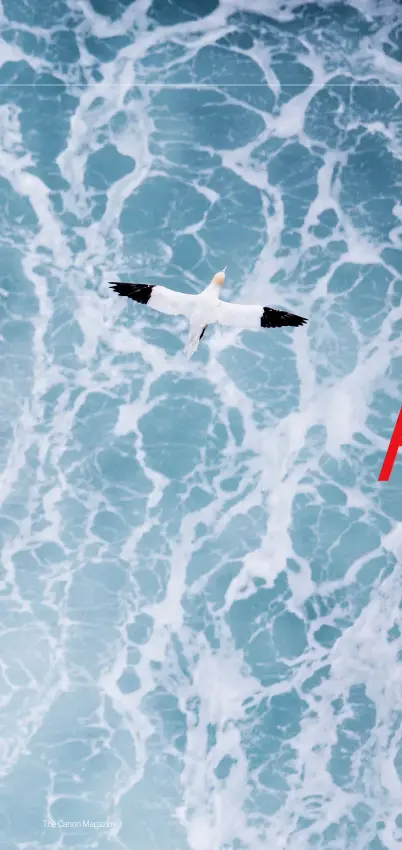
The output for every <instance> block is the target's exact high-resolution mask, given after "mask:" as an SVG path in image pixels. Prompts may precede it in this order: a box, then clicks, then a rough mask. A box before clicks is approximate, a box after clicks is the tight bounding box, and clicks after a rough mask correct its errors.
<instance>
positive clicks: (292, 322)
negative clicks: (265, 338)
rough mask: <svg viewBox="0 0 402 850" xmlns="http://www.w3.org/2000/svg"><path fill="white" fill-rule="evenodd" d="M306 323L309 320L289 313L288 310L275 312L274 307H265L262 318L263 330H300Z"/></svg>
mask: <svg viewBox="0 0 402 850" xmlns="http://www.w3.org/2000/svg"><path fill="white" fill-rule="evenodd" d="M306 323H307V319H304V318H303V316H296V315H295V313H287V312H286V310H274V309H273V308H272V307H264V310H263V313H262V316H261V327H262V328H286V327H288V328H298V327H300V325H305V324H306Z"/></svg>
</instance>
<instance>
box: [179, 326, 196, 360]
mask: <svg viewBox="0 0 402 850" xmlns="http://www.w3.org/2000/svg"><path fill="white" fill-rule="evenodd" d="M199 341H200V335H199V333H197V334H194V335H193V336H189V338H188V340H187V342H186V344H185V346H184V351H183V353H184V356H185V357H187V360H190V357H192V356H193V354H195V352H196V351H197V348H198V344H199Z"/></svg>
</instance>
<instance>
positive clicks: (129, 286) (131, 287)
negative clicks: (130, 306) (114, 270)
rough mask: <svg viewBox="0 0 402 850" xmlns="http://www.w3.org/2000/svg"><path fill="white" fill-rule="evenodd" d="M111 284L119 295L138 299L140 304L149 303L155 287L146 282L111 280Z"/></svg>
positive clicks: (134, 299)
mask: <svg viewBox="0 0 402 850" xmlns="http://www.w3.org/2000/svg"><path fill="white" fill-rule="evenodd" d="M109 286H110V288H111V289H113V290H114V292H117V294H118V295H125V296H126V298H131V299H132V300H133V301H137V302H138V304H148V301H149V299H150V297H151V295H152V290H153V288H154V287H153V286H152V285H150V284H145V283H116V282H115V281H112V282H110V283H109Z"/></svg>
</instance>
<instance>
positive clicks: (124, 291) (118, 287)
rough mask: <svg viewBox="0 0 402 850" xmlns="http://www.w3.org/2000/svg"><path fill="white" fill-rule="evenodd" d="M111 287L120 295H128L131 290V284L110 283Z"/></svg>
mask: <svg viewBox="0 0 402 850" xmlns="http://www.w3.org/2000/svg"><path fill="white" fill-rule="evenodd" d="M109 286H110V288H111V289H113V290H114V291H115V292H117V293H118V294H119V295H128V293H129V290H130V284H129V283H109Z"/></svg>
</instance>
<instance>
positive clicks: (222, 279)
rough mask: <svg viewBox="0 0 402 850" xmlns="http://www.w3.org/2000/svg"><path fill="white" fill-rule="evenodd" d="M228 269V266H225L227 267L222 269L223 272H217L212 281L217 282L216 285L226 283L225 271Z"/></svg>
mask: <svg viewBox="0 0 402 850" xmlns="http://www.w3.org/2000/svg"><path fill="white" fill-rule="evenodd" d="M226 269H227V266H225V268H224V269H222V271H221V272H217V273H216V274H215V275H214V276H213V278H212V283H215V284H216V286H222V284H223V283H225V271H226Z"/></svg>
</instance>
